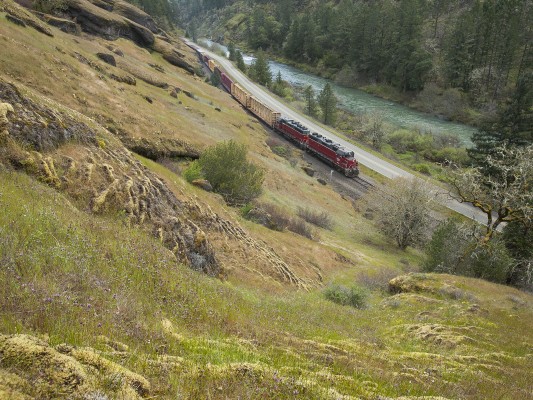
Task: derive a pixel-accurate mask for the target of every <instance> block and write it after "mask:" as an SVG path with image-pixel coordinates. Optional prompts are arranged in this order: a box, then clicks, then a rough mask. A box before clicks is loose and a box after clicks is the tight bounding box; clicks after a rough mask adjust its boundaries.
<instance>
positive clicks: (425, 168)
mask: <svg viewBox="0 0 533 400" xmlns="http://www.w3.org/2000/svg"><path fill="white" fill-rule="evenodd" d="M412 168H413V169H414V170H415V171H417V172H420V173H421V174H425V175H431V170H430V168H429V165H427V164H424V163H420V164H413V165H412Z"/></svg>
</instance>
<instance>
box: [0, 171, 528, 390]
mask: <svg viewBox="0 0 533 400" xmlns="http://www.w3.org/2000/svg"><path fill="white" fill-rule="evenodd" d="M0 187H1V188H2V190H1V191H0V204H1V207H2V209H3V210H4V212H3V213H1V214H0V229H1V230H2V234H1V235H0V259H1V260H2V269H1V271H0V274H1V276H0V282H1V286H0V287H1V288H0V302H1V304H0V306H1V309H2V318H1V320H0V332H2V333H3V334H4V335H2V336H0V393H2V390H4V393H15V392H18V393H20V394H21V395H22V394H27V395H30V396H32V397H33V396H35V397H37V398H51V397H64V396H65V395H70V396H73V397H74V398H83V396H86V397H85V398H96V397H87V396H89V395H91V394H92V395H95V394H98V393H99V394H101V395H102V396H109V397H100V398H114V396H118V398H121V396H122V398H135V397H136V396H146V397H148V398H239V397H240V398H302V399H309V398H317V399H318V398H332V399H334V398H369V399H370V398H377V396H378V395H379V396H390V397H397V396H423V395H424V396H430V395H434V396H437V395H439V396H445V397H447V398H514V399H526V398H529V396H530V395H531V390H532V389H533V388H532V386H531V381H530V379H529V378H530V375H529V371H531V368H532V367H533V357H532V352H533V343H532V340H531V331H530V327H531V324H532V322H533V315H532V311H531V297H530V296H528V295H526V294H523V293H520V292H518V291H516V290H514V289H512V288H508V287H503V286H497V285H493V284H489V283H485V282H480V281H477V280H471V279H466V278H459V277H451V276H437V275H435V276H433V275H421V274H415V275H408V276H403V277H400V278H396V279H395V281H393V283H394V282H396V283H395V284H394V285H393V287H394V288H395V290H397V291H400V292H401V293H398V294H395V295H389V294H387V293H385V292H383V291H381V290H379V287H383V284H384V283H385V282H383V279H381V278H380V276H379V275H375V276H367V278H366V281H365V282H363V284H365V283H366V285H367V286H368V287H369V288H370V287H372V288H375V289H374V290H373V291H372V294H371V297H370V300H369V304H368V307H367V308H366V309H363V310H358V309H354V308H351V307H342V306H337V305H335V304H333V303H331V302H328V301H326V300H324V298H323V296H322V295H321V293H320V292H319V291H311V292H303V291H300V292H290V293H286V294H283V295H279V294H277V295H276V296H272V295H269V294H267V293H264V292H262V291H260V290H259V291H252V290H250V289H245V288H242V287H236V286H234V285H233V284H231V283H227V282H222V281H219V280H217V279H213V278H208V277H206V276H204V275H202V274H199V273H196V272H193V271H191V270H189V269H187V268H185V267H183V266H180V265H178V264H177V263H176V261H175V260H174V257H173V255H172V254H171V253H170V252H169V251H168V250H167V249H165V248H164V247H163V246H162V245H161V244H160V243H159V242H158V241H157V240H156V239H154V238H151V237H148V236H146V234H145V233H144V232H143V231H139V230H136V229H135V228H127V227H125V226H123V225H122V224H120V223H117V222H119V221H120V218H121V216H120V215H118V216H116V217H94V216H91V215H88V214H85V213H83V212H80V211H77V210H76V209H74V208H73V207H72V206H71V204H70V203H69V201H68V200H67V199H66V198H64V197H63V196H62V195H60V194H57V193H56V192H55V191H53V190H51V189H50V188H48V187H46V186H43V185H42V184H40V183H36V182H35V181H34V180H32V179H31V178H29V177H27V176H26V175H23V174H19V173H12V172H2V173H0ZM13 334H29V335H33V336H35V337H39V339H36V338H32V337H28V336H9V335H13ZM13 338H19V340H18V341H15V340H14V339H13ZM23 339H24V340H23ZM17 346H18V347H17ZM32 346H33V347H35V346H37V347H38V348H39V349H41V350H40V351H32ZM39 346H40V347H39ZM88 346H89V348H88ZM43 349H46V352H48V353H50V356H49V357H48V358H43V357H42V353H43V351H45V350H43ZM10 351H11V352H12V351H16V353H17V354H18V356H17V357H11V358H10V357H9V354H12V353H10ZM48 353H47V354H48ZM23 354H24V355H25V357H22V355H23ZM87 354H89V355H90V356H91V357H93V358H90V357H88V356H87ZM53 357H56V358H57V359H54V358H53ZM94 358H97V359H98V360H99V361H98V362H96V361H94ZM102 360H104V361H102ZM74 361H75V362H77V363H78V364H80V367H79V368H81V370H82V371H85V374H86V375H90V376H91V379H89V377H86V378H85V379H81V380H78V381H76V380H65V379H63V380H61V379H59V378H57V374H58V372H59V371H65V370H68V368H67V367H68V366H69V365H70V364H69V363H73V362H74ZM109 371H113V374H111V376H112V377H113V376H114V377H115V378H110V374H109ZM13 374H16V375H17V376H18V377H22V379H20V378H19V380H15V379H9V377H13ZM80 374H81V372H80ZM132 377H133V378H132ZM143 379H144V380H143ZM31 382H36V383H37V384H30V383H31ZM117 382H119V383H120V384H119V383H117ZM128 385H129V386H128ZM128 387H130V388H134V389H135V390H133V391H131V390H130V391H127V390H125V389H124V388H128ZM128 396H130V397H128ZM343 396H346V397H343ZM351 396H353V397H351ZM20 398H24V397H20Z"/></svg>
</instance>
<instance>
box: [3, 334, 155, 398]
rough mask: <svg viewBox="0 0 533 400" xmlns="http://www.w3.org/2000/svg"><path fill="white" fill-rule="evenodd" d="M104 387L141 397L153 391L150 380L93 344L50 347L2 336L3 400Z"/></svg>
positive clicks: (80, 393) (84, 394) (77, 394)
mask: <svg viewBox="0 0 533 400" xmlns="http://www.w3.org/2000/svg"><path fill="white" fill-rule="evenodd" d="M109 380H112V381H113V384H112V385H109V384H107V385H106V382H109ZM101 391H105V392H106V393H108V394H109V395H110V396H111V398H121V399H128V400H139V399H141V398H142V397H143V396H146V395H148V394H149V393H150V383H149V382H148V380H147V379H146V378H144V377H143V376H141V375H139V374H136V373H134V372H132V371H130V370H128V369H127V368H125V367H123V366H121V365H119V364H117V363H115V362H113V361H110V360H108V359H106V358H105V357H103V356H101V355H100V354H98V353H97V352H96V350H94V349H92V348H77V347H74V346H69V345H66V344H60V345H58V346H56V347H52V346H51V345H50V344H49V343H48V342H46V341H44V340H42V339H39V338H37V337H34V336H30V335H0V398H2V399H4V398H5V399H14V400H18V399H20V400H26V399H30V398H58V397H68V398H91V395H92V394H94V393H99V392H101ZM106 398H107V397H106Z"/></svg>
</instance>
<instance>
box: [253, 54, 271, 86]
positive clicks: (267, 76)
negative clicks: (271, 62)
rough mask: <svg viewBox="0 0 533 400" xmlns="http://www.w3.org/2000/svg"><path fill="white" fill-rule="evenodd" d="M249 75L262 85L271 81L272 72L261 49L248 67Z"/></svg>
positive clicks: (266, 84)
mask: <svg viewBox="0 0 533 400" xmlns="http://www.w3.org/2000/svg"><path fill="white" fill-rule="evenodd" d="M250 76H251V77H252V78H253V79H255V80H256V81H257V82H258V83H259V84H261V85H264V86H268V85H270V83H271V82H272V73H271V72H270V67H269V66H268V62H267V59H266V57H265V54H264V53H263V52H262V51H260V52H259V53H257V58H256V59H255V61H254V62H253V64H252V66H251V67H250Z"/></svg>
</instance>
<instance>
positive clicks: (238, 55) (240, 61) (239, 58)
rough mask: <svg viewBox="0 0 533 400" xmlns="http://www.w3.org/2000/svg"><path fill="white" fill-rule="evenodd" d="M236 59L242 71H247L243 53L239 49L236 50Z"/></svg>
mask: <svg viewBox="0 0 533 400" xmlns="http://www.w3.org/2000/svg"><path fill="white" fill-rule="evenodd" d="M235 60H236V62H237V68H239V69H240V70H241V71H242V72H246V64H245V63H244V59H243V58H242V53H241V52H240V51H239V50H236V51H235Z"/></svg>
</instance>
